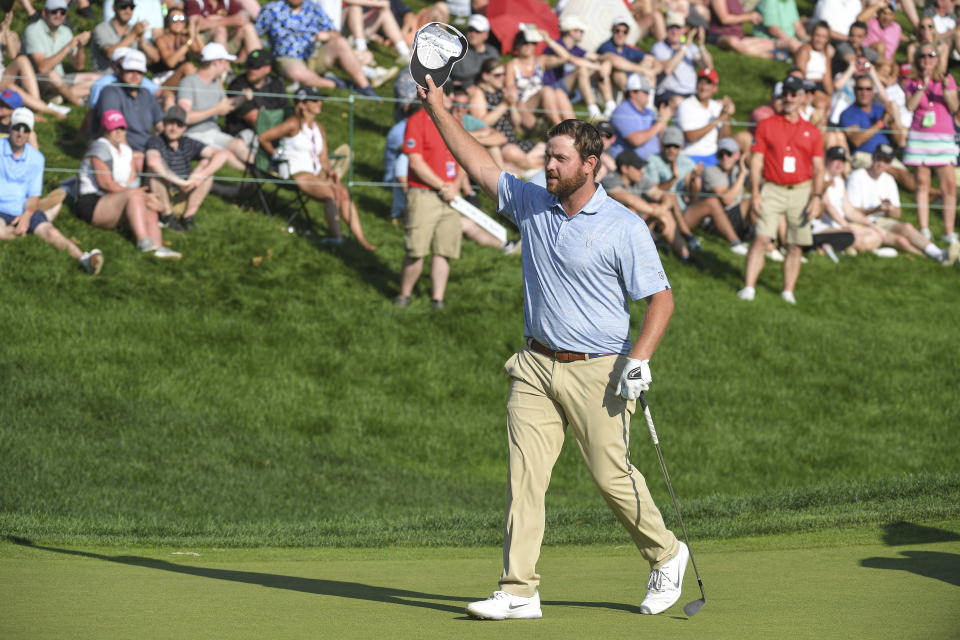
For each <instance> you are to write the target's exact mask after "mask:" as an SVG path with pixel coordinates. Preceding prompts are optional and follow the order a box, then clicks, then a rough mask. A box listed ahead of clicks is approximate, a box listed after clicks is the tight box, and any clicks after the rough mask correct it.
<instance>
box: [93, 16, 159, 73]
mask: <svg viewBox="0 0 960 640" xmlns="http://www.w3.org/2000/svg"><path fill="white" fill-rule="evenodd" d="M134 6H135V5H134V2H133V0H116V1H115V2H114V3H113V10H114V15H113V18H111V19H110V20H104V21H103V22H101V23H100V24H98V25H97V26H96V27H95V28H94V30H93V37H92V38H91V39H90V52H91V54H92V55H91V58H92V59H91V61H90V66H91V68H92V69H93V70H94V71H97V72H100V73H106V72H108V71H110V61H111V58H112V56H113V52H114V50H116V49H117V48H121V47H125V48H130V49H139V50H141V51H143V52H144V54H145V55H146V56H147V59H148V60H149V61H151V62H156V61H157V60H159V59H160V57H159V54H158V53H157V48H156V47H154V46H153V45H150V44H148V45H147V48H146V49H144V48H142V47H141V46H140V43H141V42H143V41H144V40H145V38H146V32H147V29H148V27H149V25H148V24H147V22H146V21H145V20H141V21H140V22H134V21H133V20H132V17H133V9H134Z"/></svg>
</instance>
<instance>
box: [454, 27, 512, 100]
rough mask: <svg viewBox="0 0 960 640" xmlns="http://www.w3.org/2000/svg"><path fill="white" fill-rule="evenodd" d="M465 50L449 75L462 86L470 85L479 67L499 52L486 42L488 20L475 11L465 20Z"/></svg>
mask: <svg viewBox="0 0 960 640" xmlns="http://www.w3.org/2000/svg"><path fill="white" fill-rule="evenodd" d="M466 35H467V44H469V45H470V48H469V49H468V50H467V53H466V55H465V56H463V59H462V60H460V62H458V63H457V64H455V65H454V66H453V70H452V71H451V72H450V77H451V78H452V79H453V81H454V82H455V83H456V84H459V85H460V86H462V87H472V86H473V83H474V82H475V81H476V79H477V74H478V73H480V67H481V66H483V63H484V62H486V61H487V60H489V59H491V58H499V57H500V53H499V52H498V51H497V50H496V49H494V48H493V47H492V46H490V45H489V44H487V38H489V37H490V21H489V20H487V18H486V17H485V16H482V15H480V14H479V13H475V14H473V15H472V16H470V19H469V20H467V32H466Z"/></svg>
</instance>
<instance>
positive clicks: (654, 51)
mask: <svg viewBox="0 0 960 640" xmlns="http://www.w3.org/2000/svg"><path fill="white" fill-rule="evenodd" d="M627 4H628V5H629V8H627V7H624V6H623V3H621V2H620V1H619V0H600V1H599V2H598V3H597V7H598V9H603V11H598V12H596V13H594V12H589V13H587V12H581V13H577V12H576V11H575V7H576V6H582V5H578V4H577V3H570V2H567V1H566V0H561V1H560V2H558V3H557V7H556V12H557V16H556V20H552V19H551V20H544V21H543V24H539V25H538V24H535V22H536V21H535V20H534V21H531V20H530V19H527V22H524V23H519V24H517V25H513V27H514V28H512V29H508V30H507V31H503V32H499V33H498V34H496V35H499V36H500V38H498V37H496V36H495V34H494V32H493V29H492V26H491V19H489V18H488V17H487V16H486V15H484V14H485V12H486V8H487V2H485V1H483V0H473V2H472V12H471V8H470V7H467V3H465V2H452V3H450V4H447V3H444V2H436V3H430V4H429V5H428V6H427V7H426V8H425V9H423V10H422V11H419V12H414V11H412V10H411V9H410V8H409V7H407V6H406V5H405V4H403V2H402V1H401V0H345V1H341V0H273V1H270V2H263V3H261V2H258V1H257V0H182V1H181V0H104V2H103V7H102V13H101V17H102V20H101V21H100V22H99V23H96V24H93V23H92V19H93V16H94V15H95V14H94V13H93V12H92V10H91V8H90V6H89V4H88V3H86V2H83V3H82V4H80V3H78V4H76V6H75V10H76V13H75V14H73V15H72V16H71V15H70V14H69V12H70V11H71V6H70V5H68V2H67V0H43V6H42V7H39V6H38V7H34V6H33V5H31V4H30V3H29V2H21V5H20V6H22V7H23V8H24V9H25V10H26V12H27V13H28V14H29V19H28V20H26V21H21V22H24V23H25V27H24V28H23V29H22V32H21V33H17V32H15V31H14V30H13V29H12V24H13V22H12V18H13V10H11V11H8V12H7V14H6V15H5V16H4V18H3V20H2V22H0V49H2V52H3V63H4V65H5V69H4V70H3V75H2V78H0V135H2V136H4V138H6V140H4V142H3V145H4V147H3V149H2V154H3V155H2V158H0V180H2V181H3V185H2V186H4V188H5V195H4V198H3V200H4V201H3V202H2V203H0V204H2V211H0V213H2V214H3V218H2V221H0V238H2V239H12V238H13V237H15V236H17V235H23V234H24V233H27V232H32V233H35V234H36V235H38V236H40V237H42V238H43V239H45V240H47V241H48V242H50V243H51V244H54V245H55V246H57V247H58V248H61V249H67V250H68V251H69V253H70V254H71V255H72V256H73V257H74V258H76V259H78V260H79V261H80V262H81V264H83V266H84V267H85V268H86V269H87V270H88V271H90V272H91V273H99V271H100V268H101V266H102V263H103V256H102V254H100V253H99V252H96V253H93V252H90V253H84V252H83V251H81V250H80V249H79V248H78V247H76V246H75V245H74V244H73V243H71V242H69V241H66V240H65V239H64V238H62V236H61V235H60V234H59V232H57V231H56V228H55V227H54V226H53V224H52V220H53V217H54V216H55V215H56V212H57V211H59V208H60V201H63V199H64V198H63V197H59V201H57V202H53V201H50V202H48V203H47V204H49V207H48V208H47V209H44V208H41V207H40V203H41V202H43V200H42V199H41V196H42V195H43V194H42V193H40V192H39V188H38V183H37V179H36V176H35V175H34V174H33V173H31V172H25V171H24V167H26V166H30V167H32V168H33V170H35V169H36V167H37V166H38V164H37V163H38V158H39V163H40V165H39V166H40V167H41V173H40V175H42V163H43V155H42V153H40V152H41V151H42V150H43V149H44V144H45V143H44V141H43V140H37V136H36V133H35V131H34V129H35V127H34V122H35V121H36V120H37V119H42V118H44V117H49V118H64V117H66V115H67V114H68V113H69V112H70V111H71V109H83V110H84V112H85V118H84V120H83V124H82V125H81V131H80V135H79V136H78V137H79V138H81V139H85V140H90V141H92V142H90V143H89V146H88V148H87V149H86V151H85V152H84V154H83V159H82V163H81V166H80V171H79V175H78V176H76V178H75V179H73V180H68V181H67V182H66V185H65V187H66V190H67V192H68V194H69V195H68V196H67V199H66V202H67V204H68V206H69V208H70V209H71V210H72V211H73V212H74V213H75V215H77V216H78V217H79V218H81V219H83V220H84V221H86V222H88V223H89V224H91V225H93V226H96V227H100V228H107V229H112V228H117V227H120V228H123V229H127V230H129V233H130V235H131V236H132V240H133V243H134V244H135V245H136V247H137V248H138V249H139V250H140V251H142V252H144V253H147V254H150V255H152V256H154V257H156V258H178V257H180V254H179V253H178V252H177V251H174V250H173V249H171V248H169V247H168V245H167V244H165V243H164V240H163V233H164V230H166V231H168V232H182V231H188V230H190V229H192V228H193V227H194V226H195V225H196V223H195V220H196V219H197V216H198V214H199V213H200V212H201V211H202V209H203V201H204V198H205V197H206V196H207V194H208V193H210V192H213V193H217V194H220V195H227V196H229V195H237V193H238V188H237V187H225V186H223V185H221V184H219V183H218V182H217V181H215V179H214V175H215V174H216V173H217V172H218V171H219V170H220V169H221V168H222V167H223V166H224V165H229V166H231V167H233V168H235V169H236V170H238V171H244V172H248V171H250V170H251V165H252V164H253V160H254V158H255V157H256V156H257V154H258V153H259V154H263V155H265V156H267V157H268V158H269V159H270V161H271V163H272V167H273V168H274V169H276V170H277V171H279V172H285V173H283V175H285V176H288V177H289V178H290V179H291V180H292V181H293V182H294V183H295V184H296V186H297V188H299V189H300V190H301V191H302V193H303V194H304V195H306V196H308V197H310V198H314V199H317V200H320V201H322V202H323V203H324V207H325V211H326V218H327V226H328V227H329V231H330V236H329V238H328V241H329V242H331V243H340V242H342V241H343V234H342V232H341V229H340V223H341V221H342V222H343V223H345V224H346V225H347V226H348V227H349V229H350V231H351V233H352V235H353V236H354V237H355V238H356V240H357V241H358V242H359V243H360V244H361V245H362V246H364V247H365V248H367V249H369V250H373V249H375V247H374V246H373V245H372V244H371V243H370V242H368V241H367V239H366V237H365V236H364V232H363V228H362V225H361V222H360V218H361V214H362V212H358V211H357V207H356V205H355V204H354V202H353V200H352V198H351V195H350V193H349V191H348V190H347V189H346V188H345V187H344V186H343V185H342V184H341V183H340V174H339V172H337V171H335V170H334V168H333V166H332V161H331V155H330V154H331V151H330V147H329V142H328V139H327V131H326V128H325V127H324V117H323V108H322V105H323V97H324V96H323V94H321V93H320V92H319V91H318V89H324V90H349V91H353V92H356V93H357V94H360V95H361V96H366V97H369V98H373V99H378V98H379V95H378V94H377V93H376V92H375V89H376V88H377V87H379V86H381V85H384V84H385V83H390V82H392V84H393V94H394V97H395V98H398V101H397V102H396V105H395V108H394V123H393V125H392V128H391V129H390V133H389V135H387V137H386V144H385V153H384V171H385V180H387V181H388V182H389V183H391V184H393V185H396V186H395V187H394V189H393V194H394V197H393V206H392V210H391V216H392V217H393V218H394V219H395V221H397V224H400V222H399V221H400V220H401V219H406V220H407V221H406V223H405V224H406V225H407V226H408V228H407V232H408V236H407V238H408V240H409V239H410V238H414V240H410V242H411V243H412V245H415V246H410V247H408V252H407V257H406V258H405V262H404V264H403V268H402V270H401V271H402V278H401V296H400V298H399V299H398V304H400V305H401V306H405V304H407V303H408V302H409V297H410V295H411V293H412V291H413V287H414V284H415V283H416V280H417V278H418V277H419V275H420V270H421V268H422V265H423V263H424V258H425V257H426V256H427V255H428V254H430V253H432V254H433V256H434V257H433V262H432V263H431V272H432V276H433V280H434V282H433V295H432V299H433V302H434V306H435V307H438V308H439V307H442V306H443V290H444V287H445V283H446V277H447V274H448V273H449V268H450V266H449V260H452V259H454V258H456V257H457V256H458V255H459V250H460V249H459V247H460V237H461V236H462V235H466V237H467V238H468V239H471V240H474V241H476V242H478V243H479V244H481V245H484V246H490V247H499V248H501V249H503V250H504V252H505V253H510V252H513V251H515V250H516V249H517V246H516V245H515V244H514V243H508V244H504V243H503V242H501V241H500V240H498V239H496V238H494V237H493V236H491V235H490V234H489V233H487V232H486V231H485V230H483V229H481V228H479V227H477V226H476V225H475V224H473V223H472V222H470V221H469V220H467V219H466V218H462V217H460V216H458V215H457V214H455V213H454V214H451V213H450V211H452V209H449V204H450V203H451V202H452V201H453V200H454V199H456V198H458V197H468V198H472V196H473V193H472V189H471V187H470V185H469V182H468V181H467V180H466V179H465V177H464V175H463V173H462V171H461V170H460V169H459V168H458V167H456V166H455V163H453V164H452V165H451V161H450V160H449V159H448V158H447V157H446V156H444V155H443V153H442V152H441V150H439V149H436V148H435V146H436V139H435V137H434V136H433V135H432V134H431V132H430V131H429V126H428V123H427V122H424V117H423V114H422V113H421V114H418V107H419V105H418V100H417V97H416V85H415V83H414V82H413V79H412V77H411V76H410V74H409V72H408V71H407V70H406V68H405V67H406V65H407V64H408V63H409V61H410V58H411V55H413V52H412V51H411V47H412V45H413V39H414V38H413V36H414V34H415V32H416V30H417V29H418V28H419V27H420V26H422V25H424V24H426V23H428V22H431V21H434V20H441V21H449V20H451V19H452V20H454V22H455V23H458V24H459V25H460V28H462V29H463V30H464V31H465V33H466V38H467V41H468V42H469V45H470V49H469V51H468V52H467V55H466V56H465V57H464V58H463V60H461V61H460V62H459V63H458V64H457V65H456V66H455V67H454V69H453V72H452V75H451V79H450V82H449V83H448V84H447V86H446V90H447V91H448V94H449V96H448V98H449V99H448V108H449V109H451V110H452V112H453V113H454V114H455V115H456V116H457V117H458V119H460V121H461V122H462V123H463V125H464V127H465V129H466V130H467V131H469V132H470V133H471V134H472V135H474V137H476V139H477V140H479V141H480V142H481V143H482V144H483V145H484V146H485V147H486V148H488V149H489V150H490V152H491V155H492V156H493V158H494V160H495V161H496V162H497V163H498V165H500V166H501V167H502V168H503V169H504V170H506V171H509V172H511V173H514V174H516V175H519V176H522V177H523V178H524V179H530V180H534V181H537V180H542V179H543V171H544V164H545V160H546V158H545V151H546V150H545V145H544V144H543V141H542V134H543V131H544V130H545V128H547V127H549V126H550V125H553V124H556V123H558V122H561V121H563V120H565V119H567V118H571V117H577V114H580V115H581V117H585V118H587V119H590V120H591V121H592V122H594V124H596V125H597V126H598V128H599V129H600V132H601V135H602V136H603V140H604V148H605V151H604V154H603V156H604V157H603V158H601V163H600V164H601V173H600V175H598V180H599V181H600V182H601V184H602V185H603V186H604V188H605V189H606V190H607V191H608V192H609V193H610V195H611V196H612V197H614V198H615V199H617V200H619V201H620V202H621V203H623V204H624V205H625V206H627V207H629V208H630V209H632V210H633V211H635V212H636V213H637V214H638V215H640V216H642V217H644V218H645V219H646V220H647V221H648V223H649V224H650V226H651V227H652V228H653V229H654V230H655V231H656V232H657V233H658V234H659V235H660V236H661V237H662V238H663V239H664V242H665V245H666V246H667V247H669V249H671V250H673V251H674V252H675V253H676V255H677V256H678V257H679V258H680V259H681V260H684V261H690V260H695V259H696V257H697V254H698V253H699V252H701V251H702V250H703V249H702V248H701V245H700V241H699V240H698V238H697V235H696V234H697V233H705V232H715V233H716V234H718V235H719V236H721V237H722V238H723V239H725V240H726V241H727V242H728V243H729V246H730V250H731V251H732V252H733V253H735V254H736V255H739V256H745V255H747V253H748V246H750V242H751V241H753V240H754V238H755V233H756V230H755V223H756V220H757V217H758V213H759V211H758V208H759V205H758V204H756V202H757V200H759V198H754V197H751V195H752V193H753V191H754V188H755V187H756V186H757V185H760V184H762V183H763V178H762V177H757V178H756V179H753V178H751V167H752V166H753V165H752V164H751V154H752V153H754V152H755V151H756V143H755V142H754V140H753V134H754V131H755V130H756V127H757V125H758V124H759V123H760V122H762V121H763V120H765V119H767V118H771V117H779V116H780V115H781V114H782V113H783V112H784V100H785V99H789V101H790V105H791V111H790V112H791V113H793V112H794V111H795V112H796V113H798V114H799V117H800V118H802V119H803V120H804V121H805V122H807V123H809V124H810V125H813V126H814V127H816V128H817V129H818V130H819V131H820V133H821V135H822V140H823V143H822V147H823V149H820V150H819V155H818V154H817V153H815V154H813V155H814V160H815V162H813V164H812V167H811V171H813V174H812V175H811V178H810V182H811V184H812V185H814V190H816V188H817V187H816V185H819V184H823V185H824V190H823V192H822V193H816V194H813V195H816V196H819V200H820V201H821V202H814V204H812V205H811V207H810V208H809V209H806V211H808V213H811V214H813V215H812V216H811V217H812V218H814V229H813V235H814V237H815V241H814V244H813V247H819V248H820V249H821V251H823V252H826V253H828V254H829V255H831V256H835V255H836V253H835V250H843V249H846V251H847V252H848V253H851V254H853V253H857V252H865V251H867V252H869V251H872V252H875V253H876V254H877V255H880V256H892V255H895V254H896V252H897V251H901V252H910V253H920V254H924V255H926V256H928V257H930V258H932V259H935V260H938V261H940V262H943V263H945V264H953V263H955V262H957V260H958V257H960V242H958V239H957V232H956V230H955V227H954V225H955V217H956V211H955V209H956V176H955V170H956V169H955V167H956V165H957V156H958V147H957V140H958V139H960V136H958V134H957V130H958V128H960V117H958V110H960V101H958V94H957V86H956V83H955V81H954V79H953V76H952V75H951V73H950V65H951V61H960V26H958V20H957V14H956V13H955V10H954V0H930V3H929V5H928V6H926V7H924V6H918V5H917V4H916V3H915V1H914V0H904V2H903V4H902V6H901V5H897V4H896V3H895V2H893V1H885V0H819V1H818V2H817V3H816V7H815V9H814V11H813V15H811V16H804V15H801V14H800V13H799V11H798V9H797V6H796V3H795V0H636V1H635V2H633V3H627ZM568 5H569V7H568ZM35 9H37V10H35ZM610 15H613V17H612V18H611V17H609V16H610ZM451 16H453V17H452V18H451ZM598 16H603V17H598ZM76 24H86V25H88V26H90V27H91V28H89V29H80V28H78V27H77V26H76ZM557 26H559V29H558V30H554V29H556V27H557ZM744 27H747V28H746V29H745V28H744ZM551 33H553V34H554V35H553V36H551ZM651 42H652V44H650V46H649V50H645V48H644V46H641V43H651ZM371 43H376V46H377V48H378V50H379V51H380V52H381V54H380V58H381V59H383V56H384V54H383V52H387V53H386V54H385V55H386V56H387V57H388V58H391V59H393V60H394V62H393V64H387V65H382V66H379V65H377V63H376V61H375V59H374V56H373V54H372V52H371ZM588 43H589V44H588ZM711 48H713V51H714V53H715V52H716V50H717V49H718V48H719V49H727V50H730V51H733V52H736V53H737V54H739V55H742V56H752V57H759V58H767V59H772V60H777V61H781V62H783V63H786V66H785V71H784V81H783V82H779V83H777V84H776V86H773V87H771V91H770V101H769V103H767V104H765V105H762V106H760V107H758V108H756V109H754V110H753V112H752V113H749V114H746V113H743V112H742V111H738V110H737V105H735V104H734V101H733V100H732V99H731V98H730V97H729V95H727V92H728V91H729V89H728V87H729V86H732V84H733V83H735V82H737V83H743V82H757V83H758V84H759V81H758V80H755V79H754V78H751V77H749V76H748V77H742V74H741V77H739V78H736V79H734V78H733V77H732V76H731V77H728V76H727V74H726V73H725V70H724V69H723V68H721V69H718V68H717V67H716V65H715V64H714V59H713V55H711ZM787 67H789V70H787ZM740 68H743V67H740ZM747 68H749V67H747ZM728 83H729V84H728ZM225 87H226V89H225ZM584 114H585V115H584ZM414 123H415V124H416V127H414V126H413V124H414ZM383 124H384V125H388V124H390V123H383ZM14 134H16V136H14ZM787 157H789V154H788V156H787ZM784 162H785V165H784V166H783V167H781V170H782V172H785V173H787V174H789V173H791V172H792V171H794V170H795V169H794V168H792V167H791V166H787V164H788V163H787V162H786V160H785V161H784ZM24 163H26V164H24ZM758 166H762V165H758ZM934 178H935V180H934ZM11 185H17V188H16V189H12V190H7V189H6V187H7V186H11ZM891 185H892V186H891ZM901 189H902V190H906V191H909V192H912V193H913V194H915V200H916V203H917V220H918V224H917V226H916V227H915V226H913V225H910V224H907V223H905V222H901V221H900V220H899V218H900V214H901V204H900V197H899V193H900V190H901ZM7 191H9V194H12V195H7V193H6V192H7ZM54 200H57V198H54ZM811 202H813V200H811ZM931 209H934V210H935V211H937V212H942V213H940V214H939V216H935V217H941V218H942V220H941V221H936V224H935V226H936V227H937V228H938V229H942V235H940V236H939V237H936V238H935V237H934V234H933V233H932V232H931V230H930V228H931ZM412 211H416V212H417V213H416V215H409V216H408V215H406V214H409V213H411V212H412ZM424 212H432V213H430V214H429V215H432V216H435V217H436V216H442V217H443V220H444V222H443V226H444V232H443V234H442V238H440V239H439V240H437V239H436V238H434V239H433V240H430V239H429V238H427V239H425V238H420V237H415V236H416V234H415V233H413V232H412V231H411V229H410V228H409V225H410V224H411V223H410V218H416V219H423V217H424V216H426V215H427V214H426V213H424ZM438 219H439V218H438ZM458 220H459V221H458ZM784 228H785V225H784V224H781V229H780V230H779V233H777V234H773V235H775V236H777V237H774V238H770V239H769V241H767V240H764V242H766V243H767V244H766V245H764V246H762V247H761V248H762V253H763V255H764V256H765V258H766V259H769V260H774V261H783V260H784V255H785V254H786V251H785V250H784V247H785V245H786V244H787V243H786V239H785V237H784ZM411 234H412V235H411ZM758 250H759V249H758ZM790 297H791V298H792V296H790ZM785 299H787V298H785Z"/></svg>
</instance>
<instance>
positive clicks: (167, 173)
mask: <svg viewBox="0 0 960 640" xmlns="http://www.w3.org/2000/svg"><path fill="white" fill-rule="evenodd" d="M186 130H187V112H186V111H184V110H183V108H182V107H178V106H172V107H170V108H169V109H167V112H166V113H165V114H163V131H161V132H160V135H158V136H153V137H152V138H150V139H149V140H147V152H146V165H147V169H148V170H149V171H150V173H152V174H154V175H153V176H151V178H150V193H152V194H153V195H154V196H156V197H157V199H158V200H159V201H160V204H161V205H163V208H162V209H161V212H160V224H161V225H164V226H166V227H167V228H168V229H171V230H172V231H188V230H190V229H192V228H193V225H194V222H195V221H196V217H195V216H196V214H197V211H199V210H200V205H201V204H202V203H203V199H204V198H206V197H207V194H208V193H210V187H212V186H213V174H214V173H216V172H217V170H219V169H220V167H222V166H223V165H224V163H225V162H226V161H227V158H228V156H229V155H230V152H229V151H226V150H223V149H216V148H214V147H212V146H210V145H205V144H203V143H202V142H197V141H196V140H194V139H193V138H189V137H187V136H185V135H183V134H184V132H185V131H186ZM194 162H199V164H198V165H197V168H196V169H192V168H191V166H192V165H193V163H194Z"/></svg>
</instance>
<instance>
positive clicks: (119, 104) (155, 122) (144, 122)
mask: <svg viewBox="0 0 960 640" xmlns="http://www.w3.org/2000/svg"><path fill="white" fill-rule="evenodd" d="M120 64H121V69H122V73H121V74H120V80H121V82H123V86H119V85H111V86H108V87H107V88H105V89H104V90H103V92H102V93H101V94H100V100H99V101H98V102H97V105H96V107H95V108H94V110H93V111H92V113H93V115H94V120H93V124H94V125H95V126H94V135H99V133H100V128H99V125H100V124H101V123H102V122H103V121H104V116H105V115H106V113H107V112H108V111H119V112H120V113H122V114H123V117H124V125H123V126H124V128H125V131H126V135H125V136H124V140H123V142H124V144H125V145H126V144H128V145H130V147H131V148H132V149H133V151H134V154H133V155H134V158H135V159H136V162H137V167H143V151H144V148H145V147H146V144H147V139H148V138H150V136H152V135H153V134H154V132H155V131H156V130H157V127H158V126H159V124H160V121H161V120H162V119H163V111H162V110H161V109H160V104H159V103H158V102H157V101H156V100H155V99H154V97H153V96H152V95H151V94H150V92H149V91H148V90H147V89H145V88H143V87H141V86H140V83H141V81H142V80H143V76H144V74H145V73H146V72H147V60H146V58H145V57H144V55H143V54H142V53H141V52H139V51H130V52H129V53H128V54H127V55H126V56H124V58H123V61H122V62H121V63H120Z"/></svg>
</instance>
